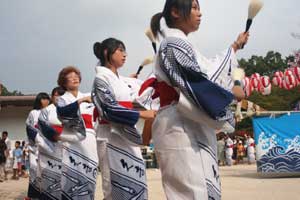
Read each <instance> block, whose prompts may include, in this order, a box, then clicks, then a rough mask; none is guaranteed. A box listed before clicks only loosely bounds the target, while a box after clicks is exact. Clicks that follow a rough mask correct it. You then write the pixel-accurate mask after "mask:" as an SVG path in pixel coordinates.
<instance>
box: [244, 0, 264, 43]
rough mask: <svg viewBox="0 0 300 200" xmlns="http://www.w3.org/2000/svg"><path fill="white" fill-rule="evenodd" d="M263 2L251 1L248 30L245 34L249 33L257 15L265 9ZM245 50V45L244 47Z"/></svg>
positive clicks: (259, 0) (258, 0)
mask: <svg viewBox="0 0 300 200" xmlns="http://www.w3.org/2000/svg"><path fill="white" fill-rule="evenodd" d="M263 5H264V4H263V2H262V1H261V0H251V1H250V4H249V8H248V19H247V23H246V29H245V32H248V31H249V29H250V27H251V25H252V21H253V19H254V17H255V16H256V15H257V13H258V12H259V11H260V10H261V8H262V7H263ZM242 48H244V44H243V46H242Z"/></svg>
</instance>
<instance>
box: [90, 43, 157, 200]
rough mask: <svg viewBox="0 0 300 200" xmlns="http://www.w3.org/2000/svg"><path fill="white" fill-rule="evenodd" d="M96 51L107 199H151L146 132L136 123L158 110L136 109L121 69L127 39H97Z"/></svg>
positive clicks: (95, 86) (96, 89)
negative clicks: (144, 152)
mask: <svg viewBox="0 0 300 200" xmlns="http://www.w3.org/2000/svg"><path fill="white" fill-rule="evenodd" d="M94 53H95V55H96V57H97V58H98V59H99V62H100V63H99V66H97V67H96V78H95V80H94V84H93V89H92V98H93V102H94V103H95V105H96V107H97V110H98V113H99V114H100V117H99V126H98V128H97V138H98V141H99V142H98V147H99V149H98V154H99V157H100V167H101V173H102V180H103V182H102V183H103V193H104V199H105V200H109V199H113V200H121V199H143V200H144V199H148V195H147V185H146V170H145V164H144V161H143V158H142V154H141V150H140V147H139V145H140V144H142V136H141V134H140V133H139V132H138V131H137V129H136V128H135V124H136V123H137V121H138V119H139V118H144V119H149V118H153V117H154V111H136V110H133V104H132V102H133V101H134V97H133V96H132V95H131V94H133V92H132V91H131V89H130V88H129V86H128V84H127V83H126V80H125V78H124V77H122V76H120V75H119V73H118V70H119V69H120V68H121V67H122V66H123V65H124V63H125V61H126V56H127V54H126V49H125V45H124V44H123V42H121V41H120V40H117V39H114V38H108V39H106V40H104V41H103V42H102V43H99V42H96V43H95V44H94Z"/></svg>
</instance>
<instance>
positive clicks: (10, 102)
mask: <svg viewBox="0 0 300 200" xmlns="http://www.w3.org/2000/svg"><path fill="white" fill-rule="evenodd" d="M34 100H35V96H0V106H1V107H5V106H33V102H34Z"/></svg>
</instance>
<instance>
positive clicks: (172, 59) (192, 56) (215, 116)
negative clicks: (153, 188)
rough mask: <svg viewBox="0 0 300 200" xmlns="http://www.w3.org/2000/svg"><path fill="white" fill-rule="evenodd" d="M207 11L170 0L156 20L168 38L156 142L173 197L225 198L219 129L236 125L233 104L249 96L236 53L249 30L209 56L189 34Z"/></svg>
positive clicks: (161, 57)
mask: <svg viewBox="0 0 300 200" xmlns="http://www.w3.org/2000/svg"><path fill="white" fill-rule="evenodd" d="M201 16H202V15H201V12H200V5H199V2H198V1H197V0H166V2H165V6H164V10H163V12H162V13H159V14H156V15H155V16H154V17H153V18H152V21H151V28H152V31H153V33H154V35H155V36H156V37H158V36H160V37H162V39H163V40H162V42H161V44H160V47H159V50H158V54H157V58H156V66H155V75H156V78H157V80H158V84H157V85H158V87H157V90H158V93H159V94H160V102H161V108H160V110H159V112H158V114H157V116H156V119H155V121H154V123H153V127H152V128H153V129H152V131H153V141H154V145H155V150H156V155H157V157H158V161H159V166H160V169H161V173H162V181H163V186H164V190H165V193H166V196H167V199H172V200H173V199H180V200H190V199H214V200H218V199H221V187H220V177H219V173H218V163H217V158H216V150H217V149H216V146H217V141H216V134H215V130H216V129H220V128H224V127H226V126H227V125H228V124H229V125H231V126H234V125H233V124H234V123H233V122H232V121H233V120H234V119H233V115H232V113H231V111H230V110H229V109H228V106H229V104H230V103H231V102H232V100H233V99H234V98H237V99H241V98H243V97H244V93H243V90H242V88H241V86H240V83H239V81H240V80H238V79H240V78H241V77H242V73H235V72H234V68H236V67H237V60H236V58H235V53H236V52H237V51H238V50H239V49H241V47H242V45H243V44H245V43H246V42H247V39H248V36H249V34H248V33H241V34H240V35H239V36H238V38H237V40H236V41H234V42H233V43H232V45H230V46H229V48H227V49H226V51H225V53H223V54H221V55H219V56H217V57H215V58H214V59H212V60H209V59H206V58H205V57H203V56H202V55H201V54H199V52H198V51H196V50H195V48H194V46H193V44H191V42H190V41H189V40H188V38H187V36H188V35H189V33H192V32H195V31H197V30H198V28H199V25H200V22H201ZM234 73H235V76H234V79H232V74H234ZM233 83H235V85H236V86H234V84H233ZM186 105H188V106H186ZM182 108H184V109H182ZM226 124H227V125H226Z"/></svg>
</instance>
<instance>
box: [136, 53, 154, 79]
mask: <svg viewBox="0 0 300 200" xmlns="http://www.w3.org/2000/svg"><path fill="white" fill-rule="evenodd" d="M152 62H153V58H151V57H149V58H146V59H145V60H144V61H143V62H142V64H141V65H140V66H139V69H138V70H137V72H136V75H139V74H140V72H141V71H142V69H143V67H144V66H146V65H149V64H151V63H152Z"/></svg>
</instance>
